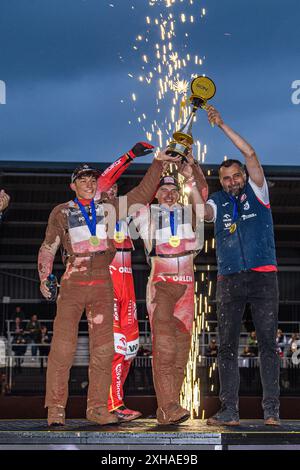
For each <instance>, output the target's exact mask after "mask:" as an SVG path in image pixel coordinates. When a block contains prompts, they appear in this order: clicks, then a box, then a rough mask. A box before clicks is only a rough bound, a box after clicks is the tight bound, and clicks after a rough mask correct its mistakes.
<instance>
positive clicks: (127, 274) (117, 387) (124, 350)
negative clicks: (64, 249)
mask: <svg viewBox="0 0 300 470" xmlns="http://www.w3.org/2000/svg"><path fill="white" fill-rule="evenodd" d="M128 222H129V221H128ZM118 230H119V233H122V234H124V236H125V239H124V240H123V241H120V240H118V237H115V240H114V243H115V247H116V250H117V253H116V255H115V257H114V259H113V261H112V263H111V265H110V267H109V270H110V274H111V277H112V281H113V286H114V322H113V329H114V345H115V354H114V358H113V364H112V385H111V388H110V393H109V399H108V410H109V411H113V410H115V409H117V408H119V407H120V406H122V405H124V402H123V398H124V391H123V386H124V383H125V380H126V378H127V375H128V373H129V369H130V365H131V362H132V361H133V359H134V358H135V356H136V354H137V351H138V348H139V327H138V320H137V308H136V298H135V291H134V281H133V276H132V266H131V251H132V250H133V244H132V241H131V239H130V235H129V233H128V223H127V221H121V222H119V227H118ZM116 239H117V241H116Z"/></svg>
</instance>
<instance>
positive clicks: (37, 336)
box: [26, 314, 41, 360]
mask: <svg viewBox="0 0 300 470" xmlns="http://www.w3.org/2000/svg"><path fill="white" fill-rule="evenodd" d="M26 332H27V334H28V342H29V343H31V344H32V346H31V355H32V360H35V358H36V355H37V350H38V347H37V346H36V345H37V344H38V343H40V340H41V326H40V322H39V321H38V318H37V315H35V314H34V315H32V316H31V319H30V321H29V322H28V323H27V326H26Z"/></svg>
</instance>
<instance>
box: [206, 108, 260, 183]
mask: <svg viewBox="0 0 300 470" xmlns="http://www.w3.org/2000/svg"><path fill="white" fill-rule="evenodd" d="M207 115H208V120H209V122H210V123H211V124H216V125H217V126H218V127H219V128H220V129H222V131H223V132H224V134H225V135H226V136H227V137H228V138H229V139H230V140H231V142H232V143H233V144H234V145H235V146H236V147H237V149H238V150H239V151H240V152H241V153H242V154H243V155H244V157H245V164H246V168H247V170H248V173H249V176H250V178H251V179H252V181H253V182H254V183H255V184H256V185H257V186H259V187H262V186H263V184H264V179H265V176H264V171H263V169H262V166H261V164H260V162H259V159H258V157H257V155H256V153H255V150H254V148H253V147H252V146H251V145H250V144H249V143H248V142H247V141H246V140H245V139H244V138H243V137H241V136H240V135H239V134H238V133H237V132H235V131H234V130H233V129H231V127H229V126H228V125H227V124H225V123H224V121H223V119H222V117H221V115H220V113H219V111H217V110H216V109H215V108H214V107H213V106H207Z"/></svg>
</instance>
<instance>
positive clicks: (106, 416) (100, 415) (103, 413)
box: [86, 406, 119, 426]
mask: <svg viewBox="0 0 300 470" xmlns="http://www.w3.org/2000/svg"><path fill="white" fill-rule="evenodd" d="M86 419H88V420H89V421H92V422H93V423H97V424H100V425H101V426H104V425H106V424H118V423H119V420H118V417H117V416H114V415H113V414H112V413H109V411H108V410H107V408H105V407H101V406H99V407H98V408H89V409H88V410H87V412H86Z"/></svg>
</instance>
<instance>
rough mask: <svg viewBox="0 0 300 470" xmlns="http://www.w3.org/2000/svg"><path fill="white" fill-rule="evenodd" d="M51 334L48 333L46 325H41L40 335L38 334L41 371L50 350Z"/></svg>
mask: <svg viewBox="0 0 300 470" xmlns="http://www.w3.org/2000/svg"><path fill="white" fill-rule="evenodd" d="M51 339H52V338H51V335H50V333H48V329H47V327H46V325H41V335H40V345H39V354H40V364H41V371H43V369H44V359H45V362H46V361H47V359H46V358H47V357H48V354H49V351H50V343H51Z"/></svg>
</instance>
